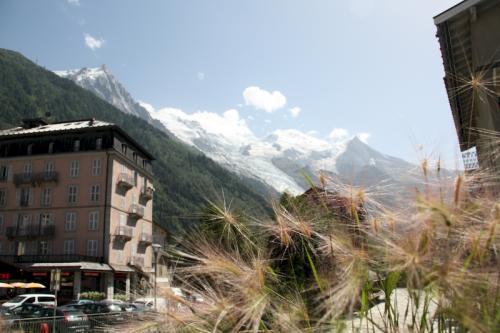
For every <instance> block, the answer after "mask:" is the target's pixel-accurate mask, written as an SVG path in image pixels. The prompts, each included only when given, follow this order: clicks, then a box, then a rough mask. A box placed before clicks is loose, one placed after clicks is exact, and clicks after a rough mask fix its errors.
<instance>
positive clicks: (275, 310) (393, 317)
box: [168, 161, 500, 333]
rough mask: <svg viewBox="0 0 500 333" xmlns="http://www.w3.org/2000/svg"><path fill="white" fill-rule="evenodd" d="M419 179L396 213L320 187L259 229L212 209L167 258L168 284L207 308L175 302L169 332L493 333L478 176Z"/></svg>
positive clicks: (493, 269) (490, 253) (490, 218)
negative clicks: (177, 308)
mask: <svg viewBox="0 0 500 333" xmlns="http://www.w3.org/2000/svg"><path fill="white" fill-rule="evenodd" d="M421 167H422V173H423V177H424V182H423V186H422V188H420V189H418V190H415V191H414V195H413V200H406V201H405V203H404V205H397V206H395V208H394V207H392V208H390V207H388V206H387V205H384V204H381V203H380V202H377V200H376V199H377V189H376V188H372V189H362V188H354V187H350V186H344V185H339V184H335V183H333V182H330V181H329V180H328V179H327V178H325V177H321V179H322V181H321V185H322V186H321V187H320V188H313V189H312V190H311V191H309V192H308V194H307V195H304V196H299V197H292V196H288V195H285V196H283V197H282V200H281V201H280V202H276V203H275V204H274V216H273V217H272V218H269V220H267V221H261V220H255V219H252V218H251V217H249V216H245V215H243V214H241V213H238V212H234V211H232V210H231V209H230V207H228V205H226V204H225V203H223V204H222V205H221V206H218V205H216V204H214V203H211V204H210V209H209V210H208V211H207V215H206V219H205V223H204V224H203V225H202V226H201V227H200V229H199V230H196V231H193V232H192V233H190V235H189V236H188V237H187V239H186V238H185V239H183V241H182V243H179V244H176V246H173V247H172V248H171V249H170V253H171V256H172V259H173V260H175V262H176V263H177V267H178V268H177V269H176V271H175V280H176V281H177V282H178V283H179V284H181V285H182V287H183V288H184V289H185V290H187V291H189V292H190V293H193V294H199V295H201V296H202V298H203V299H204V301H203V303H190V302H187V301H185V300H183V299H176V301H179V302H182V303H183V304H184V306H185V309H186V310H185V311H183V312H182V313H179V312H174V313H170V314H169V316H170V318H169V325H170V326H169V328H168V330H169V331H177V332H236V331H252V332H267V331H269V332H270V331H273V332H322V331H335V332H336V331H338V332H342V331H344V332H357V331H359V332H469V331H470V332H485V333H486V332H498V331H499V328H500V289H499V284H500V266H499V265H500V261H499V253H498V251H499V250H500V202H499V201H498V199H496V198H495V197H494V196H492V195H490V194H489V193H487V192H486V191H477V190H474V191H472V190H471V186H472V185H474V184H476V183H477V182H476V181H475V177H476V176H471V175H464V174H460V175H457V176H456V178H454V179H452V180H447V179H446V177H441V175H440V173H441V165H440V163H439V162H438V163H437V164H436V167H435V169H434V170H430V168H431V166H430V163H428V162H427V161H425V162H423V163H422V164H421ZM481 177H482V178H483V179H484V177H483V176H481ZM431 178H433V179H434V180H432V179H431ZM471 184H472V185H471ZM474 186H475V185H474ZM385 190H386V189H384V191H385ZM471 193H474V194H471ZM407 197H408V196H405V198H407ZM172 297H174V296H172Z"/></svg>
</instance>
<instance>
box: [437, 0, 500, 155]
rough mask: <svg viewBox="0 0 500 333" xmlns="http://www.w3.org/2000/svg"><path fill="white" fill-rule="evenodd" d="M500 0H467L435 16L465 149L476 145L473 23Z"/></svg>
mask: <svg viewBox="0 0 500 333" xmlns="http://www.w3.org/2000/svg"><path fill="white" fill-rule="evenodd" d="M498 3H499V0H466V1H463V2H460V3H459V4H457V5H456V6H454V7H451V8H450V9H448V10H446V11H444V12H443V13H441V14H439V15H437V16H435V17H434V23H435V24H436V26H437V37H438V39H439V44H440V48H441V55H442V58H443V66H444V71H445V77H444V83H445V86H446V90H447V93H448V99H449V102H450V107H451V110H452V114H453V119H454V122H455V127H456V130H457V135H458V139H459V141H460V149H461V151H465V150H467V149H470V148H472V147H474V146H475V144H476V140H477V133H475V132H474V131H472V129H473V128H476V127H477V119H476V116H475V115H474V114H473V109H472V108H471V105H472V103H473V89H468V88H467V84H468V82H470V81H471V80H472V79H473V75H474V71H475V70H476V68H473V66H474V63H473V44H472V39H471V24H472V22H474V21H475V20H476V17H477V16H478V15H479V14H478V13H481V12H483V11H485V10H488V8H490V7H491V6H494V5H496V4H498Z"/></svg>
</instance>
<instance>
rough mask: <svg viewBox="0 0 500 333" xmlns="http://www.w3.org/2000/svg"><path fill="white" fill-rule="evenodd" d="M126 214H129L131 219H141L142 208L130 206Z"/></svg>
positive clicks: (134, 205)
mask: <svg viewBox="0 0 500 333" xmlns="http://www.w3.org/2000/svg"><path fill="white" fill-rule="evenodd" d="M128 213H129V214H130V217H131V218H134V219H140V218H143V217H144V207H142V206H140V205H138V204H132V205H130V208H129V210H128Z"/></svg>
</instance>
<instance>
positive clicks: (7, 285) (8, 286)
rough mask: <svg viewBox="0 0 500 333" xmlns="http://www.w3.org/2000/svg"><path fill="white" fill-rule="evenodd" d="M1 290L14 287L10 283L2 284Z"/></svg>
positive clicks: (0, 285)
mask: <svg viewBox="0 0 500 333" xmlns="http://www.w3.org/2000/svg"><path fill="white" fill-rule="evenodd" d="M0 288H14V286H12V285H10V284H8V283H4V282H0Z"/></svg>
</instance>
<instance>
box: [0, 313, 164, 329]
mask: <svg viewBox="0 0 500 333" xmlns="http://www.w3.org/2000/svg"><path fill="white" fill-rule="evenodd" d="M155 320H156V314H154V313H134V312H124V313H107V314H88V315H84V316H81V315H80V316H74V317H69V318H68V317H61V316H59V317H41V318H29V319H17V318H16V319H9V318H4V319H2V320H1V321H0V332H2V333H90V332H96V333H111V332H126V331H134V329H133V328H134V327H137V326H141V325H142V324H144V323H145V322H150V323H154V322H155ZM141 323H142V324H141ZM152 326H156V325H152ZM152 332H153V331H152Z"/></svg>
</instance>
